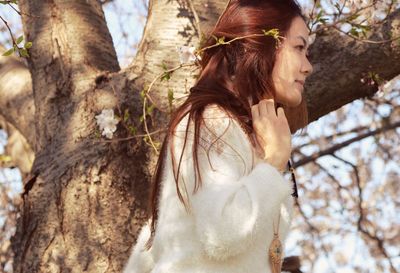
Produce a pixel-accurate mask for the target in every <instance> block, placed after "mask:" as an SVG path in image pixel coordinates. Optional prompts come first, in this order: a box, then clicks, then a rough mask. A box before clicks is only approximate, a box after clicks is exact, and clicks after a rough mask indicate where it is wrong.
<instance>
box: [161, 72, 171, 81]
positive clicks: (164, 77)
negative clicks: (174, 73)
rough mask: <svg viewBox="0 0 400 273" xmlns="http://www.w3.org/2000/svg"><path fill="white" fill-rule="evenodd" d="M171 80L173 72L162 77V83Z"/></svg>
mask: <svg viewBox="0 0 400 273" xmlns="http://www.w3.org/2000/svg"><path fill="white" fill-rule="evenodd" d="M169 79H171V72H165V73H164V74H163V75H162V76H161V81H163V80H166V81H168V80H169Z"/></svg>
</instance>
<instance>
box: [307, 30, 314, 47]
mask: <svg viewBox="0 0 400 273" xmlns="http://www.w3.org/2000/svg"><path fill="white" fill-rule="evenodd" d="M315 36H316V35H315V33H313V34H311V35H310V36H308V44H309V45H311V44H312V43H314V41H315Z"/></svg>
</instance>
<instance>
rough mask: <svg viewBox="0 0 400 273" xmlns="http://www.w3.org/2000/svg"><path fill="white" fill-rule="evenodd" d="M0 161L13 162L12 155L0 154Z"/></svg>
mask: <svg viewBox="0 0 400 273" xmlns="http://www.w3.org/2000/svg"><path fill="white" fill-rule="evenodd" d="M0 162H3V163H8V162H11V156H8V155H0Z"/></svg>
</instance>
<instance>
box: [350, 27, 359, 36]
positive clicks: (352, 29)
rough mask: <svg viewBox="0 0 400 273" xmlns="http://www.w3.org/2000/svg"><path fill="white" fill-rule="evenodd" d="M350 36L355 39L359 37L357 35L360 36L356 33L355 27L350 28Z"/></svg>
mask: <svg viewBox="0 0 400 273" xmlns="http://www.w3.org/2000/svg"><path fill="white" fill-rule="evenodd" d="M350 34H351V35H353V36H356V37H359V35H360V34H359V33H358V31H357V28H355V27H352V28H351V30H350Z"/></svg>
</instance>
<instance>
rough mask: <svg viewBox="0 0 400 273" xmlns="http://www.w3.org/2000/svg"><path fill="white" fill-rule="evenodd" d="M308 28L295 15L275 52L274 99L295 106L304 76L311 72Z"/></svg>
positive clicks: (299, 95)
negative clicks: (284, 37) (308, 56)
mask: <svg viewBox="0 0 400 273" xmlns="http://www.w3.org/2000/svg"><path fill="white" fill-rule="evenodd" d="M308 33H309V31H308V28H307V25H306V24H305V22H304V20H303V19H302V18H301V17H296V18H294V19H293V22H292V24H291V26H290V28H289V30H288V32H287V35H286V39H284V40H283V42H282V43H281V46H280V47H279V49H277V52H276V61H275V66H274V68H273V70H272V80H273V83H274V85H275V89H276V98H275V100H276V101H277V102H279V103H281V104H284V105H287V106H290V107H295V106H298V105H299V104H300V103H301V100H302V94H303V90H304V82H305V80H306V77H307V76H309V75H310V74H311V73H312V65H311V64H310V62H309V61H308V58H307V55H308V40H309V39H308Z"/></svg>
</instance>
